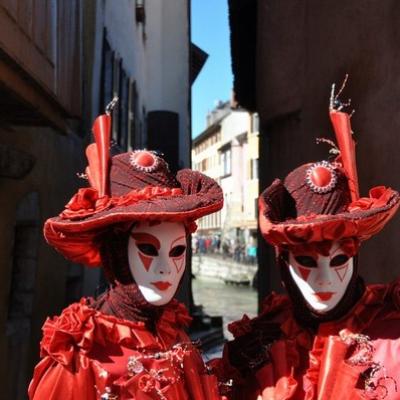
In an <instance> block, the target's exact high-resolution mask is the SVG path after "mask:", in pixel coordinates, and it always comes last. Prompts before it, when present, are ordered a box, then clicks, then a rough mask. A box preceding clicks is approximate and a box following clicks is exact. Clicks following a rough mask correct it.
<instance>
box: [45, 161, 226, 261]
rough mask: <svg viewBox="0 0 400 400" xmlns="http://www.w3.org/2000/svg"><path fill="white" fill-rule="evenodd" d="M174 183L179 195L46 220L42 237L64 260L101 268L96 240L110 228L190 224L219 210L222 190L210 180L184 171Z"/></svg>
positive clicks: (198, 174)
mask: <svg viewBox="0 0 400 400" xmlns="http://www.w3.org/2000/svg"><path fill="white" fill-rule="evenodd" d="M176 179H177V181H178V183H179V184H180V188H181V189H182V192H183V194H182V195H175V196H168V197H167V196H166V197H157V198H154V199H147V200H140V201H138V202H136V203H134V204H131V205H129V206H116V207H113V208H111V209H107V210H102V211H99V212H97V213H94V214H93V215H90V216H88V217H86V218H83V219H79V220H70V219H65V218H61V217H59V216H58V217H54V218H50V219H48V220H47V221H46V223H45V225H44V236H45V238H46V240H47V242H48V243H49V244H50V245H51V246H53V247H54V248H55V249H56V250H57V251H59V252H60V253H61V254H63V255H64V257H65V258H67V259H69V260H71V261H73V262H76V263H80V264H85V265H87V266H92V267H96V266H100V265H101V259H100V254H99V246H100V243H99V237H100V236H101V235H102V234H103V233H104V232H105V231H107V230H108V229H109V228H110V226H112V225H115V224H120V223H124V222H135V221H137V222H140V221H170V222H187V221H194V220H196V219H198V218H201V217H203V216H205V215H208V214H211V213H213V212H216V211H218V210H220V209H221V208H222V206H223V194H222V190H221V188H220V186H219V185H218V184H217V183H216V182H215V181H214V180H213V179H211V178H209V177H208V176H206V175H204V174H201V173H199V172H196V171H192V170H188V169H185V170H181V171H179V172H178V174H177V177H176Z"/></svg>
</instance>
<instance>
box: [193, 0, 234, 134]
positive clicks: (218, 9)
mask: <svg viewBox="0 0 400 400" xmlns="http://www.w3.org/2000/svg"><path fill="white" fill-rule="evenodd" d="M227 3H228V2H227V0H192V2H191V10H192V21H191V22H192V42H193V43H195V44H196V45H197V46H199V47H200V48H201V49H203V50H204V51H205V52H206V53H208V59H207V61H206V63H205V65H204V67H203V69H202V70H201V72H200V74H199V76H198V77H197V79H196V81H195V83H194V84H193V86H192V137H196V136H197V135H198V134H199V133H201V132H202V131H203V130H204V129H205V124H206V123H205V121H206V115H207V112H208V111H210V110H212V109H213V108H214V106H215V104H216V102H217V101H218V100H228V99H230V97H231V90H232V81H233V78H232V70H231V55H230V42H229V25H228V4H227Z"/></svg>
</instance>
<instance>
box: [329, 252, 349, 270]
mask: <svg viewBox="0 0 400 400" xmlns="http://www.w3.org/2000/svg"><path fill="white" fill-rule="evenodd" d="M347 261H349V256H346V254H339V255H337V256H335V257H333V258H332V260H331V262H330V266H331V267H340V266H341V265H343V264H346V263H347Z"/></svg>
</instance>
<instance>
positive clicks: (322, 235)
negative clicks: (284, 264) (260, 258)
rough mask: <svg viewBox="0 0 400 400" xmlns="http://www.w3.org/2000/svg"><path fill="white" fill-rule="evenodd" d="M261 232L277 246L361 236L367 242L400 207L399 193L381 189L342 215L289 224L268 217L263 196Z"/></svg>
mask: <svg viewBox="0 0 400 400" xmlns="http://www.w3.org/2000/svg"><path fill="white" fill-rule="evenodd" d="M259 207H260V229H261V233H262V235H263V237H264V239H265V240H266V241H267V242H269V243H270V244H272V245H274V246H280V245H296V244H300V243H311V242H320V241H324V240H338V239H342V238H346V237H357V238H358V239H360V240H366V239H368V238H370V237H371V236H373V235H375V234H377V233H378V232H379V231H380V230H381V229H382V228H383V227H384V225H385V224H386V223H387V222H388V221H389V220H390V219H391V218H392V216H393V215H394V214H395V212H396V211H397V209H398V207H399V194H398V193H397V192H396V191H394V190H392V189H391V188H386V187H384V186H378V187H375V188H373V189H371V190H370V192H369V197H363V198H360V199H359V200H357V201H355V202H353V203H351V204H349V206H348V209H347V212H342V213H338V214H333V215H330V214H327V215H316V214H309V215H305V216H300V217H298V218H296V219H291V220H287V221H273V220H271V219H269V218H268V208H269V205H268V204H266V203H265V201H264V199H263V198H262V196H261V197H260V202H259Z"/></svg>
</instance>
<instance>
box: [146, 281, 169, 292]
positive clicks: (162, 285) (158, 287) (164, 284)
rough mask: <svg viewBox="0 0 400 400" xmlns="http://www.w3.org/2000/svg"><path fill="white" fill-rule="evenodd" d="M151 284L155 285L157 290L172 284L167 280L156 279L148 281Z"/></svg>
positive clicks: (165, 288) (164, 288)
mask: <svg viewBox="0 0 400 400" xmlns="http://www.w3.org/2000/svg"><path fill="white" fill-rule="evenodd" d="M150 283H151V284H152V285H153V286H155V287H156V288H157V289H158V290H163V291H164V290H167V289H168V288H169V287H170V286H172V283H169V282H167V281H157V282H150Z"/></svg>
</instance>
